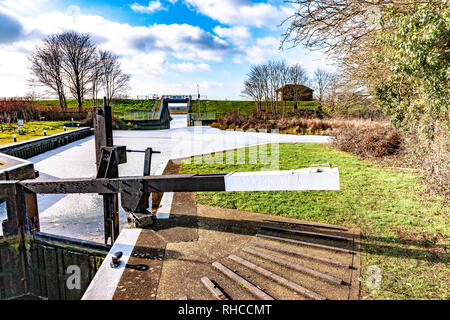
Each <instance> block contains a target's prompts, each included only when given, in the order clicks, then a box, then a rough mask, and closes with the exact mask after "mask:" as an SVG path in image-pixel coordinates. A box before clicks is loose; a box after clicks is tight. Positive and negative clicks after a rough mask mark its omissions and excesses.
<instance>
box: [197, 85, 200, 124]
mask: <svg viewBox="0 0 450 320" xmlns="http://www.w3.org/2000/svg"><path fill="white" fill-rule="evenodd" d="M197 92H198V120H199V121H200V120H201V119H200V85H198V84H197Z"/></svg>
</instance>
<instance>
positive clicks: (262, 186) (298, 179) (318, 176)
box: [225, 167, 340, 191]
mask: <svg viewBox="0 0 450 320" xmlns="http://www.w3.org/2000/svg"><path fill="white" fill-rule="evenodd" d="M339 189H340V187H339V169H338V168H327V167H324V168H306V169H300V170H287V171H258V172H233V173H229V174H227V175H226V176H225V191H302V190H339Z"/></svg>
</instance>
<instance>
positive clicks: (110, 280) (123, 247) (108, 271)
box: [82, 229, 142, 300]
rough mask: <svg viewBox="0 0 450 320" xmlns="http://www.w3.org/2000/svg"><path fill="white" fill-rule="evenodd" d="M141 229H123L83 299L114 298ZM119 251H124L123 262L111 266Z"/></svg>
mask: <svg viewBox="0 0 450 320" xmlns="http://www.w3.org/2000/svg"><path fill="white" fill-rule="evenodd" d="M141 231H142V229H123V230H122V231H121V232H120V234H119V237H117V240H116V242H115V243H114V245H113V246H112V248H111V250H110V251H109V253H108V255H107V256H106V258H105V260H104V261H103V263H102V265H101V266H100V269H98V271H97V273H96V274H95V277H94V279H92V282H91V284H90V285H89V287H88V289H87V290H86V292H85V293H84V295H83V298H82V300H112V298H113V296H114V292H115V291H116V289H117V286H118V285H119V282H120V278H121V277H122V274H123V272H124V270H125V266H126V264H127V263H128V259H129V258H130V256H131V253H132V252H133V249H134V245H135V244H136V241H137V239H138V238H139V235H140V234H141ZM117 251H122V253H123V255H122V258H120V260H121V264H120V266H119V267H117V268H111V265H110V264H111V261H112V254H113V253H115V252H117Z"/></svg>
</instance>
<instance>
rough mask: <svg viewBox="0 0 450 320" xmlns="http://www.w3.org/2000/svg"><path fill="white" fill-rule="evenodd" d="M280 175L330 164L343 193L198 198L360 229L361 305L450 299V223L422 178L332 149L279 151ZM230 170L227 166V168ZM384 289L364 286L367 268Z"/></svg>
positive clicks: (222, 167)
mask: <svg viewBox="0 0 450 320" xmlns="http://www.w3.org/2000/svg"><path fill="white" fill-rule="evenodd" d="M279 150H280V155H279V163H280V170H287V169H297V168H304V167H309V166H310V164H313V163H326V162H329V163H332V164H333V166H334V167H338V168H339V170H340V181H341V190H340V191H338V192H336V191H304V192H231V193H225V192H211V193H209V192H208V193H198V194H197V201H198V203H201V204H206V205H211V206H219V207H226V208H233V209H239V210H248V211H254V212H260V213H266V214H272V215H280V216H287V217H296V218H301V219H306V220H311V221H317V222H324V223H331V224H339V225H344V226H348V227H359V228H361V232H362V235H363V252H362V264H363V268H362V279H361V281H362V290H363V292H362V297H363V298H365V299H450V288H449V279H450V269H449V263H450V255H449V253H448V249H449V240H448V239H449V238H450V222H449V219H448V214H449V212H448V208H446V207H445V201H444V200H445V199H443V198H438V197H434V198H431V197H430V196H429V195H428V194H427V187H426V186H425V185H424V184H423V183H422V182H421V177H420V176H419V175H418V174H415V173H411V172H405V171H399V170H395V169H387V168H383V167H380V166H379V165H376V164H373V163H371V162H369V161H363V160H360V159H358V158H357V157H355V156H353V155H351V154H349V153H346V152H341V151H337V150H334V149H331V148H330V147H329V146H328V145H327V144H281V145H280V149H279ZM211 162H212V161H209V162H208V161H205V162H204V163H203V164H194V163H192V164H189V163H186V162H185V163H183V164H182V167H181V172H183V173H192V172H194V173H213V172H232V171H257V170H260V168H261V167H262V165H261V164H253V165H252V164H248V149H247V161H246V163H247V164H244V165H241V164H240V165H237V164H234V165H233V164H208V163H211ZM224 162H225V161H224ZM372 265H376V266H378V267H379V268H381V275H382V281H381V287H380V289H379V290H372V291H371V290H369V289H368V288H367V287H366V286H365V285H364V283H365V281H366V280H367V278H368V275H367V274H366V273H365V272H366V270H367V268H368V267H369V266H372Z"/></svg>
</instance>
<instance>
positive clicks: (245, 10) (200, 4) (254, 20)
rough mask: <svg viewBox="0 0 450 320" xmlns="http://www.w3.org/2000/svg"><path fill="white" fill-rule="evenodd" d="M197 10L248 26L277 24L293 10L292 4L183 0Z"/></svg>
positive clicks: (229, 0)
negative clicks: (275, 4)
mask: <svg viewBox="0 0 450 320" xmlns="http://www.w3.org/2000/svg"><path fill="white" fill-rule="evenodd" d="M185 1H186V3H188V4H189V5H190V6H192V7H194V8H196V9H197V11H198V12H200V13H202V14H204V15H207V16H209V17H210V18H212V19H214V20H217V21H219V22H221V23H225V24H232V25H241V26H242V25H248V26H257V27H262V26H269V25H279V24H280V23H281V22H282V21H283V20H284V19H286V18H287V17H288V16H290V15H291V14H292V13H293V12H294V8H293V7H292V6H290V7H287V6H274V5H272V4H270V3H263V2H258V3H253V2H251V1H248V0H185Z"/></svg>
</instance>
